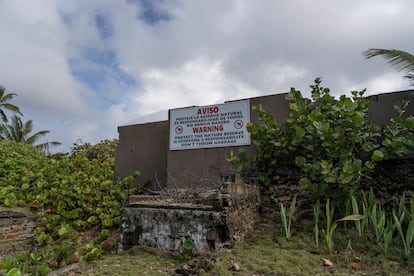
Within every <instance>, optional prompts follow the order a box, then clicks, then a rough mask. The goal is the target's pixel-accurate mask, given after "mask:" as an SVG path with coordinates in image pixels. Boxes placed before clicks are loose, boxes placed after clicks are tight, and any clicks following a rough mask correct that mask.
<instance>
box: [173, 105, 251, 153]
mask: <svg viewBox="0 0 414 276" xmlns="http://www.w3.org/2000/svg"><path fill="white" fill-rule="evenodd" d="M249 121H250V105H249V101H248V100H243V101H234V102H229V103H225V104H217V105H210V106H196V107H187V108H179V109H171V110H170V150H185V149H201V148H215V147H231V146H244V145H250V135H249V133H248V132H247V129H246V124H247V123H248V122H249Z"/></svg>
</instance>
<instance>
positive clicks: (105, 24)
mask: <svg viewBox="0 0 414 276" xmlns="http://www.w3.org/2000/svg"><path fill="white" fill-rule="evenodd" d="M95 25H96V27H97V28H98V32H99V37H100V38H101V39H102V40H105V39H109V38H110V37H111V36H112V34H113V31H114V30H113V26H112V23H111V22H110V19H109V18H108V16H105V15H103V14H97V15H96V16H95Z"/></svg>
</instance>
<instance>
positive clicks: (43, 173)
mask: <svg viewBox="0 0 414 276" xmlns="http://www.w3.org/2000/svg"><path fill="white" fill-rule="evenodd" d="M116 145H117V141H116V140H113V141H103V142H101V143H99V144H97V145H94V146H92V145H90V144H84V145H75V147H74V148H73V149H72V151H71V152H70V153H68V154H57V155H53V156H49V157H48V156H46V155H45V154H43V153H42V152H39V151H38V150H37V149H35V148H34V147H32V146H29V145H26V144H21V143H16V142H13V141H0V205H4V206H8V207H14V206H24V207H31V208H32V209H34V210H35V212H36V213H37V216H38V218H39V219H40V220H41V221H42V222H43V223H42V226H40V227H38V228H37V229H36V233H35V239H36V241H37V242H38V243H40V244H49V246H52V248H51V249H50V250H49V251H51V252H52V253H50V254H49V253H47V254H43V255H47V256H49V255H51V256H52V257H45V256H37V257H36V260H37V259H38V261H39V262H41V265H43V264H44V262H43V261H44V260H45V261H47V262H49V261H53V265H51V266H50V265H49V267H50V268H53V267H54V266H55V264H56V263H55V262H57V265H56V266H60V265H64V264H68V263H69V261H68V258H69V257H70V256H71V255H72V254H73V253H74V252H75V250H77V248H78V245H77V231H78V230H81V229H90V228H94V229H103V228H110V227H114V226H117V225H118V224H119V222H120V212H121V208H122V207H123V206H124V204H125V202H126V200H127V198H128V195H129V194H130V193H132V192H133V189H132V188H131V185H132V181H133V178H134V176H137V175H138V172H137V173H136V174H135V175H134V176H129V177H126V178H124V179H120V178H118V177H116V176H114V171H113V165H114V152H115V149H116ZM103 233H104V234H102V235H101V239H100V242H103V240H102V239H103V237H105V238H107V237H108V233H106V232H105V231H104V232H103ZM106 248H107V247H104V248H102V247H101V246H95V245H94V246H93V248H91V251H90V252H89V251H87V252H83V251H82V250H80V252H81V253H82V254H83V253H84V254H86V255H87V257H86V259H88V260H89V259H92V258H95V257H97V256H99V255H101V254H102V253H104V252H105V250H106ZM82 254H81V255H82ZM32 255H33V254H32ZM86 255H85V256H86ZM33 256H34V255H33ZM33 256H32V257H33ZM31 265H36V266H38V264H37V263H36V264H33V260H32V262H31ZM38 268H41V269H42V271H46V270H47V269H46V268H45V267H42V266H40V267H38Z"/></svg>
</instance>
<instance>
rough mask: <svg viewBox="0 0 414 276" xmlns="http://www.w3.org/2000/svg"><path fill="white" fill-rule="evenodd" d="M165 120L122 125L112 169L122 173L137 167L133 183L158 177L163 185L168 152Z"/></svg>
mask: <svg viewBox="0 0 414 276" xmlns="http://www.w3.org/2000/svg"><path fill="white" fill-rule="evenodd" d="M168 128H169V125H168V121H161V122H154V123H147V124H138V125H130V126H122V127H119V128H118V133H119V141H120V143H119V146H118V150H117V152H116V156H115V171H116V172H118V173H119V175H120V176H121V177H125V176H128V175H131V174H133V173H134V171H136V170H139V171H140V172H141V176H140V177H138V178H137V179H136V180H135V183H134V184H135V185H138V184H143V183H144V182H146V181H151V182H152V183H153V184H152V185H153V187H152V188H153V189H157V188H158V187H157V186H158V185H157V184H156V183H157V181H158V182H159V183H160V185H162V186H166V181H167V173H166V172H167V171H166V168H167V155H166V153H167V152H168Z"/></svg>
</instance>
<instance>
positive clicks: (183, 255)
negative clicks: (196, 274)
mask: <svg viewBox="0 0 414 276" xmlns="http://www.w3.org/2000/svg"><path fill="white" fill-rule="evenodd" d="M193 248H194V244H193V241H192V240H184V241H183V244H182V245H181V248H180V254H179V255H178V256H177V258H178V259H179V260H182V261H185V260H189V259H191V257H192V256H193Z"/></svg>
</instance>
